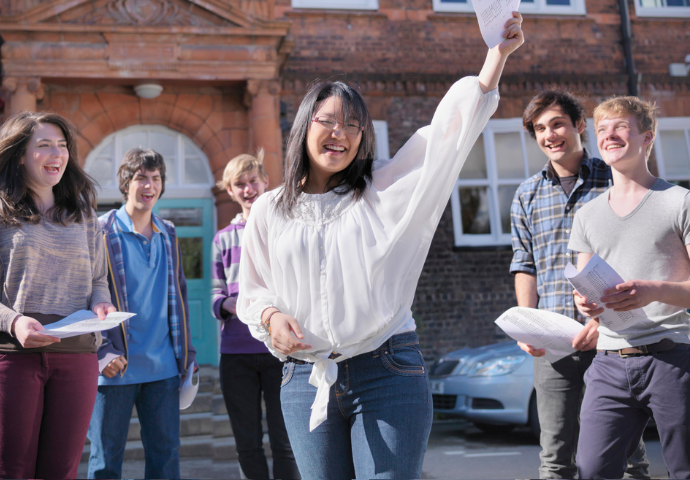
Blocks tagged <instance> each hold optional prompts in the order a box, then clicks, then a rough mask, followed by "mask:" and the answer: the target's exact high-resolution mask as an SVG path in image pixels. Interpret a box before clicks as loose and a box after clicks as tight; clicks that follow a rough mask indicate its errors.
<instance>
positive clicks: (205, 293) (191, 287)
mask: <svg viewBox="0 0 690 480" xmlns="http://www.w3.org/2000/svg"><path fill="white" fill-rule="evenodd" d="M153 211H154V213H156V214H157V215H159V216H161V217H162V218H165V219H166V220H170V221H171V222H173V223H174V224H175V230H176V231H177V236H178V237H179V239H180V248H181V250H182V251H181V253H182V265H183V267H184V274H185V277H186V279H187V294H188V297H189V325H190V329H191V331H192V343H193V345H194V347H196V351H197V356H196V358H197V362H199V363H200V364H211V365H218V321H217V320H216V319H215V318H214V317H213V315H212V313H211V242H212V241H213V235H214V233H215V228H214V225H213V200H211V199H208V198H174V199H160V200H159V201H158V203H156V206H155V207H154V209H153Z"/></svg>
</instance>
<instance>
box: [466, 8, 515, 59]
mask: <svg viewBox="0 0 690 480" xmlns="http://www.w3.org/2000/svg"><path fill="white" fill-rule="evenodd" d="M472 6H473V7H474V11H475V12H476V14H477V20H479V30H480V31H481V32H482V38H483V39H484V42H486V44H487V46H488V47H489V48H494V47H495V46H496V45H498V44H499V43H501V42H502V41H503V40H505V38H503V31H504V30H505V28H504V25H505V23H506V22H507V21H508V20H510V19H511V18H513V12H516V11H517V9H518V7H519V6H520V0H472Z"/></svg>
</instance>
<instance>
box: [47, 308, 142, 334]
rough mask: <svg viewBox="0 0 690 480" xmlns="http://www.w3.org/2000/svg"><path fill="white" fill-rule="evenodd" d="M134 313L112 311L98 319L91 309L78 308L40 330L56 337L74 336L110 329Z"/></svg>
mask: <svg viewBox="0 0 690 480" xmlns="http://www.w3.org/2000/svg"><path fill="white" fill-rule="evenodd" d="M134 315H136V313H128V312H113V313H109V314H108V315H107V316H106V317H105V320H99V319H98V315H96V314H95V313H93V312H92V311H91V310H79V311H78V312H74V313H73V314H72V315H70V316H68V317H65V318H63V319H62V320H60V321H59V322H55V323H51V324H49V325H46V326H45V327H46V328H45V330H41V333H43V334H45V335H50V336H51V337H57V338H67V337H75V336H77V335H84V334H85V333H94V332H100V331H103V330H110V329H111V328H113V327H117V326H118V325H119V324H121V323H122V322H124V321H125V320H127V319H128V318H131V317H133V316H134Z"/></svg>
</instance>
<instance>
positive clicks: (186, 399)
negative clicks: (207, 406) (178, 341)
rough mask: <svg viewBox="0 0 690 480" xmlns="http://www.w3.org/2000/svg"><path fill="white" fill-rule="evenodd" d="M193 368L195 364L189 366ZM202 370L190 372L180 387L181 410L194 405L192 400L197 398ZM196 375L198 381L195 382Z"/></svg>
mask: <svg viewBox="0 0 690 480" xmlns="http://www.w3.org/2000/svg"><path fill="white" fill-rule="evenodd" d="M189 368H190V369H193V368H194V367H193V366H190V367H189ZM200 372H201V370H199V371H197V372H196V375H195V374H194V373H189V374H188V375H187V378H186V379H185V381H184V383H183V384H182V386H181V387H180V410H184V409H186V408H189V407H191V406H192V402H193V401H194V399H195V398H196V393H197V392H198V391H199V378H200V375H201V374H200ZM194 377H196V383H194V382H193V380H194Z"/></svg>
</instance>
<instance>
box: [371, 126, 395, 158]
mask: <svg viewBox="0 0 690 480" xmlns="http://www.w3.org/2000/svg"><path fill="white" fill-rule="evenodd" d="M372 123H373V124H374V134H375V135H376V150H375V151H374V159H376V160H379V159H388V158H390V157H391V155H390V151H389V148H388V122H386V121H384V120H373V121H372Z"/></svg>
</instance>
